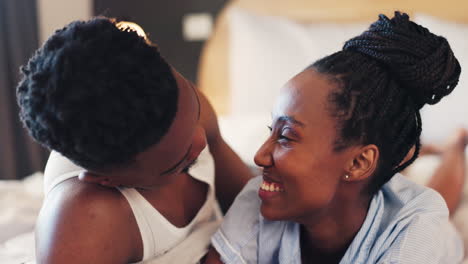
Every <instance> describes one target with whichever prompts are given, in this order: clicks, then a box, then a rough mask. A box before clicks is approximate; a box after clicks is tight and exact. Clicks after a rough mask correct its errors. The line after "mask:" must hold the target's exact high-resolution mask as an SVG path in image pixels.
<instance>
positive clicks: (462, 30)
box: [414, 14, 468, 142]
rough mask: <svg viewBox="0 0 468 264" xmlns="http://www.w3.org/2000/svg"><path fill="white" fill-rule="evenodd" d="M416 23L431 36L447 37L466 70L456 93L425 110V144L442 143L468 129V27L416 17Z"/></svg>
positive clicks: (426, 16) (423, 115)
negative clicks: (426, 29)
mask: <svg viewBox="0 0 468 264" xmlns="http://www.w3.org/2000/svg"><path fill="white" fill-rule="evenodd" d="M414 20H415V21H416V22H417V23H419V24H421V25H422V26H424V27H426V28H428V29H429V30H430V31H431V32H433V33H434V34H437V35H441V36H443V37H445V38H446V39H447V40H448V42H449V44H450V46H451V47H452V50H453V52H454V54H455V56H456V57H457V59H458V61H459V62H460V65H461V67H462V72H461V75H460V82H459V83H458V86H457V87H456V88H455V90H454V91H453V92H452V93H451V94H450V95H448V96H447V97H445V98H443V99H442V101H440V102H439V103H437V104H436V105H430V106H425V107H424V108H423V109H422V112H421V114H422V119H423V120H422V121H423V132H422V139H423V141H431V142H441V141H443V140H444V139H445V138H447V136H448V135H450V134H451V133H452V132H453V131H454V130H455V129H456V128H458V127H462V126H463V127H465V128H468V107H466V105H467V101H468V87H467V86H468V71H467V69H468V38H467V36H468V25H467V24H457V23H453V22H448V21H445V20H441V19H437V18H434V17H431V16H428V15H424V14H416V15H415V17H414Z"/></svg>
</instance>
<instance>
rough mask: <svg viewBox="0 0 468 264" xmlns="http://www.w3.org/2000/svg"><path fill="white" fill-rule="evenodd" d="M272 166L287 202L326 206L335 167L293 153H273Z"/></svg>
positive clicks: (334, 181) (332, 190)
mask: <svg viewBox="0 0 468 264" xmlns="http://www.w3.org/2000/svg"><path fill="white" fill-rule="evenodd" d="M276 154H277V155H275V156H274V158H275V167H276V169H277V170H278V173H279V174H280V175H281V178H282V179H281V180H282V181H283V183H284V185H285V190H286V192H287V194H288V196H289V197H291V199H295V200H301V201H303V202H305V203H308V204H314V206H320V205H321V204H326V203H327V202H328V201H329V200H330V199H332V197H333V194H334V193H335V191H336V189H337V186H338V180H337V175H336V174H337V173H336V168H337V167H338V166H337V164H332V162H330V161H329V160H327V158H324V157H320V156H316V155H313V154H310V153H306V152H299V151H295V150H288V151H280V152H277V153H276Z"/></svg>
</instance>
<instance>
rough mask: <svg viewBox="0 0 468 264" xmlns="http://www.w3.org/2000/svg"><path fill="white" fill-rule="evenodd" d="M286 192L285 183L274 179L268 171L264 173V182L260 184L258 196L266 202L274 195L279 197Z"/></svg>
mask: <svg viewBox="0 0 468 264" xmlns="http://www.w3.org/2000/svg"><path fill="white" fill-rule="evenodd" d="M283 193H284V186H283V184H281V183H279V182H277V181H273V180H272V179H270V177H269V176H268V175H267V173H265V172H264V173H263V182H262V185H260V188H259V190H258V196H259V197H260V199H262V200H263V202H266V201H268V200H270V199H272V198H274V197H278V196H280V195H282V194H283Z"/></svg>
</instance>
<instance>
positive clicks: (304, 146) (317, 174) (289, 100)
mask: <svg viewBox="0 0 468 264" xmlns="http://www.w3.org/2000/svg"><path fill="white" fill-rule="evenodd" d="M460 70H461V69H460V65H459V63H458V61H457V59H456V58H455V57H454V54H453V52H452V50H451V49H450V46H449V44H448V43H447V40H446V39H445V38H443V37H440V36H436V35H434V34H432V33H431V32H429V30H427V29H426V28H424V27H422V26H420V25H417V24H415V23H413V22H411V21H410V20H409V17H408V15H406V14H402V13H399V12H396V13H395V16H394V17H393V18H392V19H389V18H387V17H386V16H384V15H380V17H379V19H378V21H376V22H375V23H373V24H372V25H371V26H370V28H369V29H368V30H367V31H365V32H364V33H362V34H361V35H359V36H357V37H355V38H353V39H351V40H349V41H347V42H346V43H345V45H344V47H343V49H342V50H341V51H339V52H336V53H334V54H332V55H329V56H326V57H325V58H322V59H320V60H318V61H316V62H315V63H313V64H312V65H311V66H310V67H308V68H307V69H305V70H304V71H303V72H301V73H299V74H298V75H296V76H295V77H294V78H292V79H291V80H290V81H289V82H288V83H287V84H286V85H285V86H284V87H283V89H282V91H281V94H280V97H279V99H278V101H277V104H276V106H275V108H274V109H273V111H272V118H273V123H272V126H271V128H270V130H271V135H270V137H269V138H268V139H267V140H266V142H265V143H264V144H263V145H262V147H261V148H260V149H259V150H258V152H257V154H256V156H255V162H256V164H257V165H259V166H260V167H262V168H263V175H262V176H259V177H256V178H254V179H252V180H251V181H250V182H249V183H248V184H247V185H246V187H244V189H243V191H242V192H241V193H240V194H239V196H238V197H237V198H236V201H235V202H234V204H233V206H232V207H231V209H230V210H229V212H228V213H227V215H226V217H225V219H224V223H223V224H222V226H221V228H220V230H218V232H217V233H216V234H215V235H214V236H213V238H212V244H213V248H212V249H211V251H210V253H209V254H208V257H207V263H320V264H327V263H339V264H358V263H382V264H383V263H392V264H403V263H408V264H410V263H411V264H413V263H424V264H431V263H438V264H439V263H440V264H442V263H444V264H447V263H460V262H461V260H462V258H463V249H462V241H461V239H460V238H459V236H458V235H457V233H456V231H455V229H454V228H453V226H452V225H451V224H450V222H449V212H448V209H447V205H446V204H445V202H444V199H443V198H442V196H441V195H440V194H439V193H437V192H436V191H434V190H432V189H430V188H427V187H424V186H420V185H417V184H415V183H413V182H410V181H409V180H407V179H405V178H404V177H403V176H402V175H401V174H399V172H400V171H402V170H403V169H404V168H406V167H407V166H408V165H410V164H411V163H412V162H413V161H414V160H415V159H416V157H417V156H418V154H419V150H420V135H421V116H420V113H419V111H420V109H421V108H422V107H423V106H424V105H425V104H435V103H437V102H439V101H440V100H441V98H442V97H444V96H446V95H448V94H449V93H450V92H451V91H452V90H453V89H454V88H455V86H456V85H457V82H458V78H459V75H460ZM409 153H410V154H409Z"/></svg>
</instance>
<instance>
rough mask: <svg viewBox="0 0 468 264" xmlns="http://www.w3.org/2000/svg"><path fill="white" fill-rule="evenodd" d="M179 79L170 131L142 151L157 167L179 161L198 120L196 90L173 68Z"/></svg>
mask: <svg viewBox="0 0 468 264" xmlns="http://www.w3.org/2000/svg"><path fill="white" fill-rule="evenodd" d="M172 72H173V75H174V78H175V79H176V81H177V88H178V91H179V96H178V99H177V112H176V115H175V118H174V120H173V122H172V124H171V126H170V127H169V130H168V132H167V133H166V134H165V135H164V136H163V137H162V139H161V140H160V141H159V143H157V144H155V145H154V146H152V147H150V148H149V149H148V150H147V151H145V152H143V153H141V155H140V158H142V159H151V160H152V162H157V164H155V165H157V167H161V168H160V169H161V170H163V169H165V166H169V165H171V164H173V163H175V162H177V161H178V159H180V158H181V157H182V156H183V155H184V154H185V153H186V151H187V149H188V148H189V147H190V144H191V142H192V137H193V134H194V131H195V127H196V124H197V120H198V107H199V106H198V105H197V104H198V103H197V99H196V96H195V91H193V88H192V87H191V84H190V82H189V81H187V80H186V79H185V78H184V77H183V76H182V75H181V74H180V73H178V72H177V71H175V70H174V69H173V70H172Z"/></svg>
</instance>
